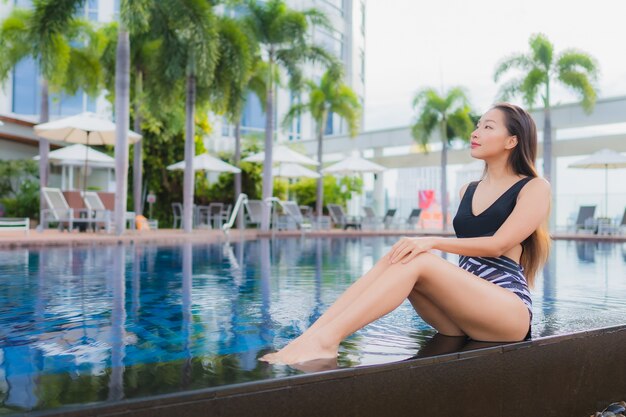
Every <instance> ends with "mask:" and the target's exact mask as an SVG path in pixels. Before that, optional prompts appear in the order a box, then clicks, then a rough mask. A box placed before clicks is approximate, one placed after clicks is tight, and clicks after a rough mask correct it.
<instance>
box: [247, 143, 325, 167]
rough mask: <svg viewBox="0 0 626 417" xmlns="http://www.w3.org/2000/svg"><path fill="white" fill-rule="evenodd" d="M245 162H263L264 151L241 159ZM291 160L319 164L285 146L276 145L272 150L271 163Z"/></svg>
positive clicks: (297, 162) (299, 162)
mask: <svg viewBox="0 0 626 417" xmlns="http://www.w3.org/2000/svg"><path fill="white" fill-rule="evenodd" d="M243 160H244V161H245V162H263V161H264V160H265V152H259V153H255V154H254V155H250V156H248V157H247V158H244V159H243ZM282 162H293V163H296V164H303V165H319V162H317V161H316V160H315V159H311V158H309V157H308V156H306V155H303V154H301V153H299V152H296V151H292V150H291V149H289V148H288V147H286V146H282V145H281V146H276V147H275V148H274V149H273V150H272V163H274V164H275V163H282Z"/></svg>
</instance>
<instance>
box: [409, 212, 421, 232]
mask: <svg viewBox="0 0 626 417" xmlns="http://www.w3.org/2000/svg"><path fill="white" fill-rule="evenodd" d="M421 214H422V209H420V208H417V209H413V210H411V214H409V218H408V219H407V220H406V223H407V228H408V229H415V226H417V223H419V221H420V215H421Z"/></svg>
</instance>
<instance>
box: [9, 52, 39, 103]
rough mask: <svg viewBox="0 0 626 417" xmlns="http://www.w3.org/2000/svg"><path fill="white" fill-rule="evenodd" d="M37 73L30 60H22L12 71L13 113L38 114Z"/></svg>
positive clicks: (32, 61) (33, 62)
mask: <svg viewBox="0 0 626 417" xmlns="http://www.w3.org/2000/svg"><path fill="white" fill-rule="evenodd" d="M38 73H39V70H38V68H37V64H36V63H35V60H34V59H32V58H26V59H23V60H22V61H20V62H18V63H17V65H16V66H15V68H14V69H13V113H17V114H39V108H38V104H39V101H40V98H39V82H38Z"/></svg>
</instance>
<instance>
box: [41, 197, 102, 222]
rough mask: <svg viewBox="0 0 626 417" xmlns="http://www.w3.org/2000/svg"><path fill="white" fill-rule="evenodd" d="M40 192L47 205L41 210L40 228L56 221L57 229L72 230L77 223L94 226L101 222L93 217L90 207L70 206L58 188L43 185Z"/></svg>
mask: <svg viewBox="0 0 626 417" xmlns="http://www.w3.org/2000/svg"><path fill="white" fill-rule="evenodd" d="M42 192H43V196H44V199H45V200H46V205H47V206H48V207H49V208H46V209H43V210H41V216H40V222H41V226H42V228H44V229H45V228H47V227H48V226H49V225H50V223H58V228H59V230H62V229H63V228H64V227H67V229H68V230H72V229H73V228H74V226H75V225H78V224H86V225H87V226H89V225H92V226H95V225H96V224H97V223H99V222H101V221H100V220H97V219H96V218H95V217H94V213H93V211H92V210H90V209H87V208H84V209H80V208H72V207H70V205H69V204H68V202H67V200H66V199H65V196H64V195H63V193H62V192H61V190H60V189H58V188H50V187H44V188H42Z"/></svg>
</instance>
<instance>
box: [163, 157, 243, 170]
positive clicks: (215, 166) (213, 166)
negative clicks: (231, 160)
mask: <svg viewBox="0 0 626 417" xmlns="http://www.w3.org/2000/svg"><path fill="white" fill-rule="evenodd" d="M167 169H168V170H170V171H173V170H184V169H185V161H180V162H177V163H175V164H172V165H170V166H168V167H167ZM193 170H194V171H211V172H232V173H235V174H238V173H240V172H241V169H239V168H237V167H236V166H234V165H231V164H227V163H226V162H224V161H222V160H221V159H218V158H215V157H214V156H211V155H209V154H208V153H203V154H200V155H196V156H195V157H194V158H193Z"/></svg>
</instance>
